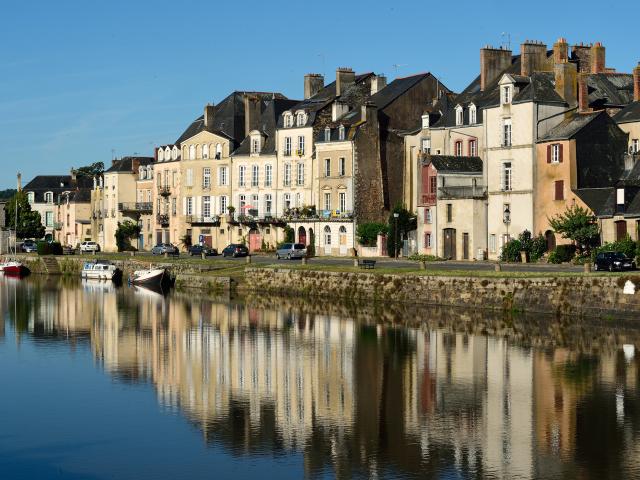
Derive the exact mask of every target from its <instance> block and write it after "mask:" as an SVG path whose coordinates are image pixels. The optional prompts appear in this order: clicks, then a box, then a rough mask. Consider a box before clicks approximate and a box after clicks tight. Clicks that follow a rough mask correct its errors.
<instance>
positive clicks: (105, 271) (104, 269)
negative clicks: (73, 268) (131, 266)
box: [80, 260, 122, 280]
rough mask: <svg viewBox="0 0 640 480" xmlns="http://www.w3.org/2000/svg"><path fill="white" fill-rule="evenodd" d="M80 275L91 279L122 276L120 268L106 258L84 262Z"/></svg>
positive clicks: (113, 278) (108, 278)
mask: <svg viewBox="0 0 640 480" xmlns="http://www.w3.org/2000/svg"><path fill="white" fill-rule="evenodd" d="M80 275H81V276H82V278H89V279H93V280H118V279H119V278H121V277H122V270H120V269H119V268H118V267H116V266H115V265H114V264H113V263H111V262H110V261H108V260H96V261H95V262H85V263H84V265H83V266H82V272H81V274H80Z"/></svg>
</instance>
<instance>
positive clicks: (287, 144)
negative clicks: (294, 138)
mask: <svg viewBox="0 0 640 480" xmlns="http://www.w3.org/2000/svg"><path fill="white" fill-rule="evenodd" d="M284 156H285V157H290V156H291V137H284Z"/></svg>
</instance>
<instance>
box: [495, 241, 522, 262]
mask: <svg viewBox="0 0 640 480" xmlns="http://www.w3.org/2000/svg"><path fill="white" fill-rule="evenodd" d="M520 250H522V242H520V240H516V239H513V240H509V241H508V242H507V243H505V245H504V247H502V253H500V260H501V261H503V262H519V261H520V260H521V257H520Z"/></svg>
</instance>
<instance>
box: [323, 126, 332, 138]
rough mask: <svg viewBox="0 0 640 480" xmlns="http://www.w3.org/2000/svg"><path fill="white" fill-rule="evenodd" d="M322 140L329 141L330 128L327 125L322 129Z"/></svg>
mask: <svg viewBox="0 0 640 480" xmlns="http://www.w3.org/2000/svg"><path fill="white" fill-rule="evenodd" d="M324 141H325V142H330V141H331V129H330V128H329V127H327V128H325V129H324Z"/></svg>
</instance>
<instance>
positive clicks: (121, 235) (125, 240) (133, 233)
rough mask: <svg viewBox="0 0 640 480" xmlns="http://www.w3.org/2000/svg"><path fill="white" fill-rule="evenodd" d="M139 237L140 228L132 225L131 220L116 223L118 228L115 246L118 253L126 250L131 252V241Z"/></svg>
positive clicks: (134, 224) (135, 224)
mask: <svg viewBox="0 0 640 480" xmlns="http://www.w3.org/2000/svg"><path fill="white" fill-rule="evenodd" d="M139 236H140V227H139V226H138V224H137V223H133V222H132V221H131V220H125V221H124V222H122V223H120V222H118V228H117V229H116V234H115V237H116V246H117V247H118V251H119V252H124V251H127V250H133V247H132V246H131V239H133V238H138V237H139Z"/></svg>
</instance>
